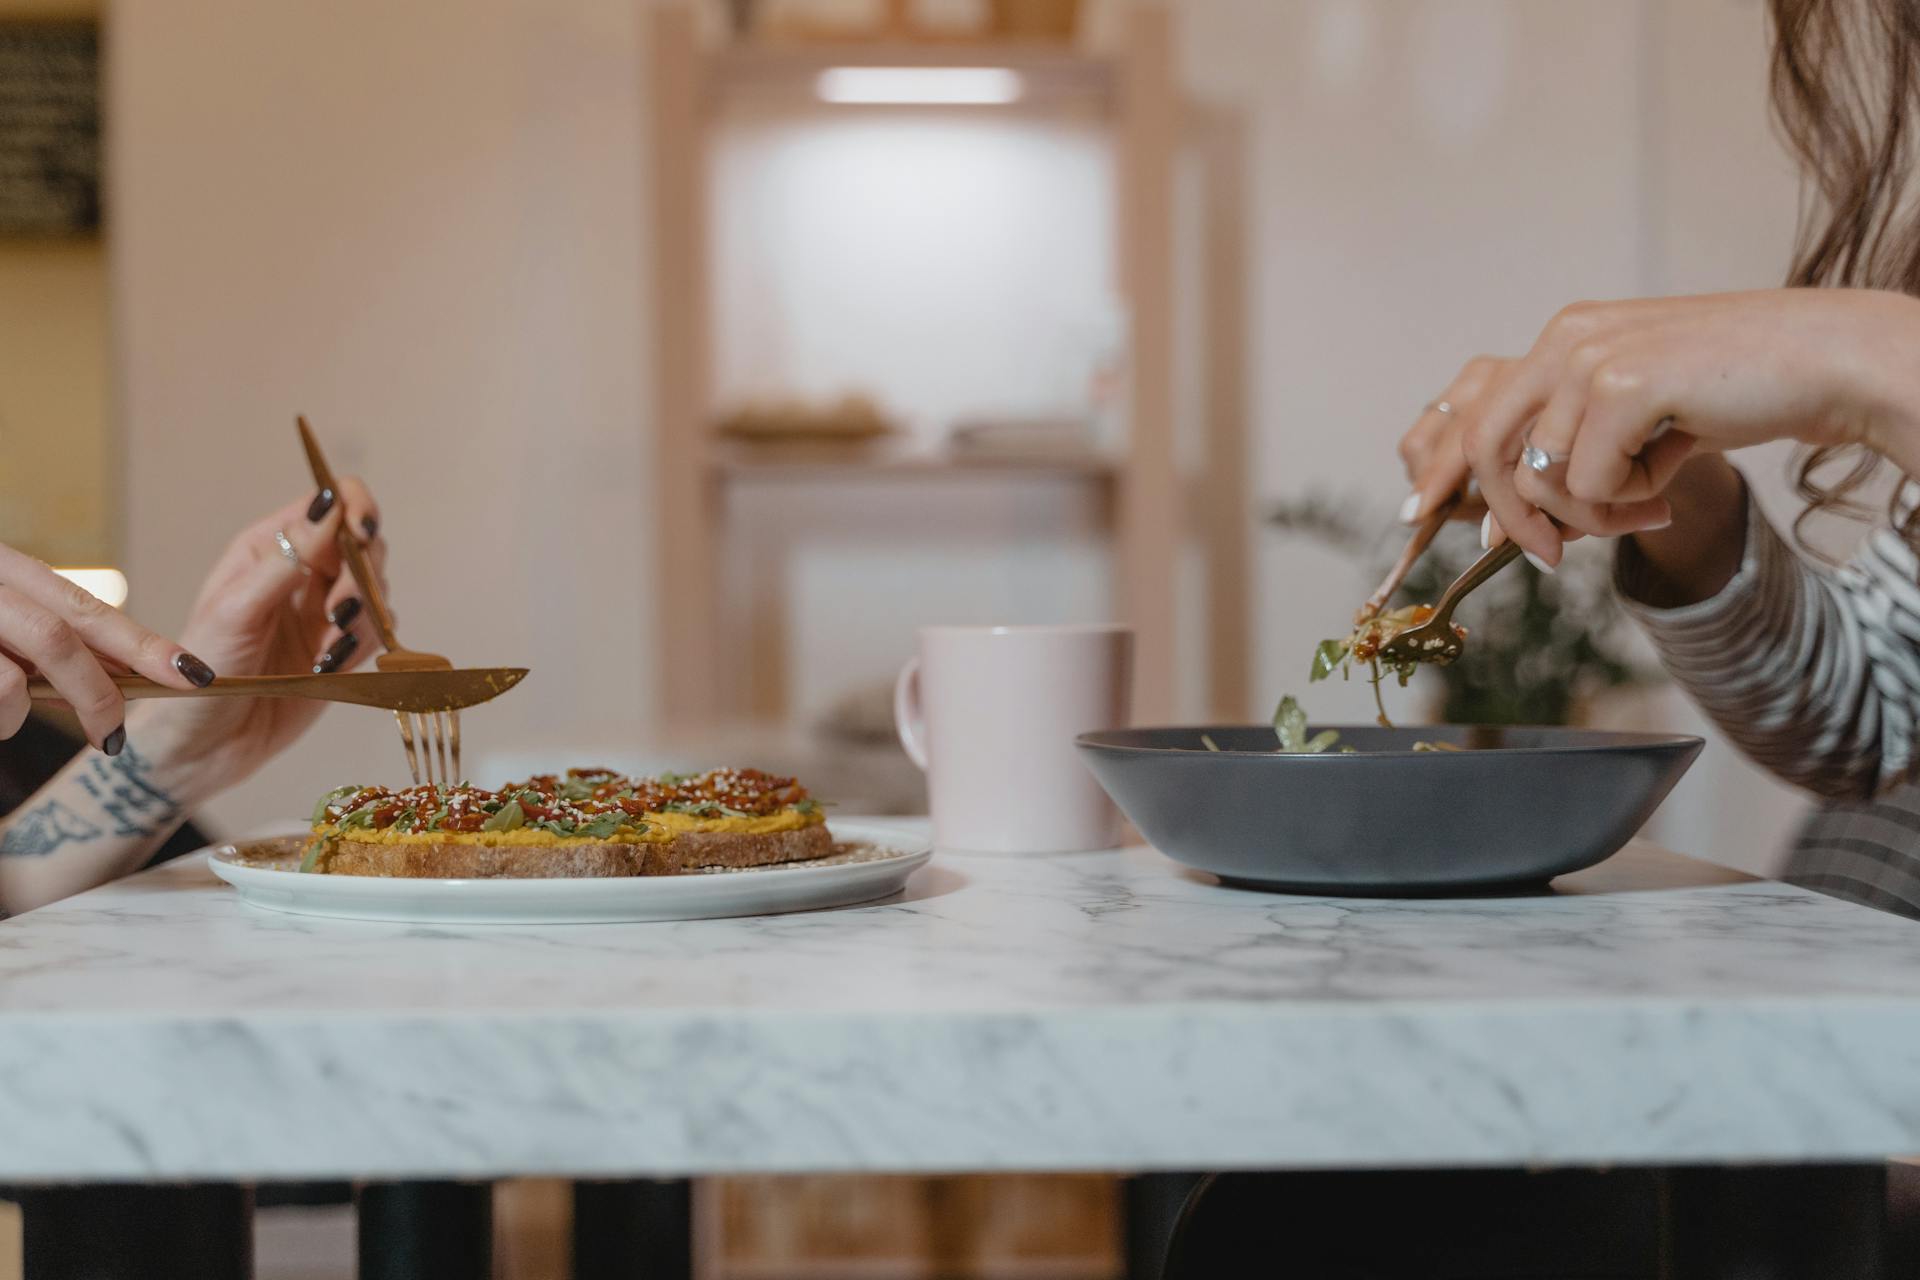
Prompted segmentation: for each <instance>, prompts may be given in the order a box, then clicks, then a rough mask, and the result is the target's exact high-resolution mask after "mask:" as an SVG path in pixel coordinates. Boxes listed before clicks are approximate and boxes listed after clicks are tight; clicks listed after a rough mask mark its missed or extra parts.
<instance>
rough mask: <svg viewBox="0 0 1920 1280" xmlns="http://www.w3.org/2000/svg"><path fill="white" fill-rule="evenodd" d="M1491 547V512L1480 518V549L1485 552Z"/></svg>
mask: <svg viewBox="0 0 1920 1280" xmlns="http://www.w3.org/2000/svg"><path fill="white" fill-rule="evenodd" d="M1492 545H1493V512H1491V511H1489V512H1487V514H1485V515H1484V516H1481V517H1480V549H1481V550H1482V551H1485V550H1486V549H1487V548H1488V547H1491V546H1492Z"/></svg>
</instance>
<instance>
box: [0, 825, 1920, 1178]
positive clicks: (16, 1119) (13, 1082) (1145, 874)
mask: <svg viewBox="0 0 1920 1280" xmlns="http://www.w3.org/2000/svg"><path fill="white" fill-rule="evenodd" d="M1557 888H1558V890H1559V892H1556V893H1553V894H1549V895H1538V896H1529V897H1510V898H1487V899H1454V900H1438V901H1382V900H1360V899H1331V898H1291V897H1277V896H1268V895H1263V894H1257V893H1251V892H1246V891H1240V890H1233V889H1225V888H1221V887H1219V886H1217V885H1215V884H1214V883H1212V882H1211V881H1210V880H1209V879H1207V878H1206V877H1203V876H1199V875H1196V874H1193V873H1189V872H1186V871H1184V870H1182V869H1181V868H1179V867H1177V866H1175V865H1174V864H1172V863H1170V862H1168V861H1166V860H1164V859H1162V858H1161V857H1160V856H1159V855H1157V854H1155V853H1153V852H1152V851H1151V850H1147V849H1143V848H1142V849H1129V850H1125V851H1122V852H1109V853H1098V854H1082V855H1072V856H1064V857H1061V856H1054V857H1031V858H1008V857H993V858H990V857H978V856H974V857H968V856H960V855H942V856H940V857H937V858H936V859H935V860H934V862H933V863H932V864H931V865H930V866H928V867H927V868H926V869H924V870H923V871H921V872H920V873H918V874H917V875H916V877H915V879H914V880H913V881H912V882H911V884H910V885H909V888H908V891H907V893H906V894H905V895H903V896H902V897H898V898H894V899H891V900H888V901H884V902H880V903H877V904H873V905H870V906H866V907H858V908H852V909H846V910H838V911H827V912H819V913H813V914H805V915H792V916H777V917H768V918H761V919H749V920H717V921H704V922H687V923H676V924H646V925H594V926H579V925H576V926H568V927H515V926H509V927H499V926H494V927H458V928H455V927H444V926H408V925H389V924H373V923H360V922H347V921H332V920H322V919H312V918H304V917H299V916H290V915H278V914H274V913H271V912H265V911H260V910H256V909H253V908H249V907H247V906H245V905H243V904H242V903H241V902H239V901H238V899H237V898H236V897H235V896H234V894H233V893H232V892H231V891H230V890H228V889H227V888H226V887H225V886H224V885H222V884H220V883H219V882H218V881H216V880H215V879H214V877H213V876H212V874H211V873H210V872H209V871H208V870H207V869H206V867H205V865H204V861H203V860H202V859H199V858H195V859H191V860H187V861H183V862H180V863H176V864H174V865H171V866H169V867H166V868H163V869H160V870H157V871H153V872H149V873H146V874H143V875H139V876H135V877H132V878H130V879H128V880H125V881H122V882H120V883H118V884H114V885H109V886H107V887H104V888H101V889H97V890H94V891H93V892H91V893H87V894H83V895H81V896H79V897H77V898H74V899H70V900H69V901H67V902H64V903H59V904H56V905H54V906H51V907H48V908H44V909H42V910H39V911H35V912H31V913H28V914H26V915H24V916H21V917H18V918H16V919H14V920H11V921H7V922H5V923H3V924H0V1182H5V1181H9V1180H12V1181H22V1182H24V1181H40V1180H60V1179H77V1180H87V1179H144V1178H152V1179H161V1178H174V1177H236V1178H300V1177H319V1176H336V1175H344V1176H354V1175H358V1176H368V1177H397V1176H409V1175H412V1176H487V1175H502V1174H510V1173H520V1174H579V1175H608V1176H611V1175H647V1174H657V1175H674V1174H711V1173H725V1172H739V1171H835V1170H887V1171H900V1172H907V1171H934V1170H998V1169H1037V1170H1066V1169H1116V1170H1145V1169H1206V1168H1240V1167H1271V1168H1314V1167H1356V1166H1359V1167H1389V1166H1419V1165H1455V1164H1500V1165H1516V1164H1554V1163H1596V1162H1620V1163H1635V1162H1637V1163H1663V1162H1677V1161H1703V1162H1704V1161H1746V1160H1767V1159H1780V1160H1802V1159H1820V1160H1849V1159H1872V1158H1876V1157H1879V1156H1883V1155H1887V1154H1894V1153H1900V1152H1912V1151H1920V925H1917V924H1914V923H1911V922H1908V921H1905V920H1901V919H1898V918H1895V917H1892V916H1888V915H1883V914H1879V913H1876V912H1873V911H1869V910H1867V909H1865V908H1861V907H1854V906H1849V905H1846V904H1843V903H1840V902H1836V901H1833V900H1830V899H1826V898H1822V897H1819V896H1817V895H1814V894H1811V893H1807V892H1804V891H1802V890H1798V889H1794V888H1790V887H1787V886H1784V885H1779V884H1774V883H1770V882H1766V881H1758V880H1749V879H1745V878H1743V877H1740V876H1738V875H1736V874H1734V873H1731V872H1726V871H1721V870H1718V869H1715V868H1711V867H1708V866H1706V865H1704V864H1701V863H1697V862H1692V861H1690V860H1688V859H1684V858H1680V857H1677V856H1676V855H1673V854H1669V853H1663V852H1660V851H1658V850H1654V849H1652V848H1648V847H1644V846H1636V847H1634V848H1631V849H1629V850H1628V851H1627V852H1625V853H1623V854H1622V855H1620V856H1619V857H1617V858H1615V859H1614V860H1613V861H1611V862H1610V863H1608V864H1606V865H1605V866H1603V867H1600V868H1597V869H1595V870H1594V871H1591V872H1587V873H1584V874H1581V875H1578V876H1573V877H1569V878H1567V879H1565V880H1563V881H1561V882H1559V885H1558V886H1557Z"/></svg>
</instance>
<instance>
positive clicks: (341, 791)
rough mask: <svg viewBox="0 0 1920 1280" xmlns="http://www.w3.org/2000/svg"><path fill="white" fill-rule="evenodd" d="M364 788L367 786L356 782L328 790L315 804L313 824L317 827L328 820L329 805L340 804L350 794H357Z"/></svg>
mask: <svg viewBox="0 0 1920 1280" xmlns="http://www.w3.org/2000/svg"><path fill="white" fill-rule="evenodd" d="M363 790H365V788H364V787H362V786H361V785H360V784H359V783H357V782H356V783H353V784H352V785H350V786H345V787H335V788H334V789H333V790H331V791H329V792H327V794H325V795H323V796H321V797H320V799H319V801H318V802H317V803H316V804H315V805H314V806H313V825H314V826H316V827H317V826H319V825H320V824H321V823H323V822H325V821H326V820H327V808H328V806H330V805H335V804H338V803H340V802H341V801H342V800H345V799H346V798H347V797H348V796H351V795H356V794H358V793H359V792H361V791H363Z"/></svg>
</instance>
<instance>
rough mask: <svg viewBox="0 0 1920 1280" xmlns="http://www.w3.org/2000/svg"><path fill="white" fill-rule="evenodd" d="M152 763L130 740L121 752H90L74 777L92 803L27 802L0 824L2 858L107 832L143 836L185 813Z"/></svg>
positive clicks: (108, 834)
mask: <svg viewBox="0 0 1920 1280" xmlns="http://www.w3.org/2000/svg"><path fill="white" fill-rule="evenodd" d="M152 769H153V764H152V762H151V761H149V760H148V759H147V758H146V757H145V756H143V755H141V754H140V753H139V752H138V751H137V750H135V749H134V747H133V746H132V744H131V743H129V744H128V745H127V747H126V749H125V750H123V751H122V752H121V753H120V754H119V755H117V756H92V757H90V758H89V759H88V760H87V761H86V762H85V764H84V765H81V766H79V767H78V768H77V769H76V771H75V773H74V776H73V781H74V783H75V784H76V785H78V787H79V788H80V790H81V791H82V792H84V793H85V794H86V796H87V797H88V799H89V800H91V801H92V802H93V803H92V805H91V806H83V808H91V809H92V810H93V811H92V812H82V810H81V809H79V808H75V807H74V806H73V805H70V804H68V803H67V802H66V801H64V800H60V799H51V800H46V801H43V802H41V803H39V804H31V805H28V806H27V807H26V808H23V809H22V810H20V812H18V813H17V814H15V815H14V816H13V819H12V821H10V822H8V823H7V825H6V828H5V830H0V858H3V857H9V856H15V855H18V856H24V857H44V856H45V855H47V854H50V853H53V852H54V851H56V850H58V849H62V848H64V847H66V846H67V845H70V844H79V843H81V842H83V841H87V840H99V839H102V838H104V837H115V838H120V839H136V840H144V839H147V838H150V837H152V836H156V835H159V834H161V833H162V832H165V831H167V830H169V829H170V828H172V827H173V826H174V825H176V824H177V823H178V822H179V820H180V818H181V817H182V812H181V808H180V803H179V801H177V800H175V799H174V798H173V796H172V795H170V794H168V792H167V791H166V789H165V788H164V787H162V786H160V784H158V783H157V782H155V781H154V780H153V778H152Z"/></svg>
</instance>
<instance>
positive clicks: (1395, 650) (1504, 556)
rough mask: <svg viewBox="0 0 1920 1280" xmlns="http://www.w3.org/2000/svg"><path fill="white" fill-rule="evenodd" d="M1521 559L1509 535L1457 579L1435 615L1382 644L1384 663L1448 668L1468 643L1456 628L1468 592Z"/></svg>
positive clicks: (1435, 607)
mask: <svg viewBox="0 0 1920 1280" xmlns="http://www.w3.org/2000/svg"><path fill="white" fill-rule="evenodd" d="M1519 558H1520V544H1519V543H1517V542H1515V541H1514V540H1513V539H1511V538H1509V539H1507V540H1506V541H1505V542H1502V543H1501V544H1500V545H1499V546H1497V547H1495V548H1494V549H1493V550H1491V551H1489V552H1486V553H1485V554H1484V555H1482V556H1481V557H1480V558H1479V559H1478V560H1475V561H1474V562H1473V563H1472V564H1470V565H1468V566H1467V571H1466V572H1465V573H1463V574H1461V575H1460V576H1459V577H1457V578H1455V579H1454V580H1453V585H1452V586H1450V587H1448V588H1447V590H1446V592H1445V594H1443V595H1442V596H1441V597H1440V599H1439V601H1438V602H1437V603H1436V604H1435V605H1434V607H1433V616H1432V617H1430V618H1428V619H1427V620H1426V621H1425V622H1423V623H1421V624H1420V625H1419V626H1416V627H1408V628H1407V629H1406V630H1405V631H1402V632H1399V633H1398V634H1397V635H1395V636H1394V637H1393V639H1391V640H1389V641H1387V642H1386V643H1385V644H1383V645H1381V646H1380V662H1381V664H1382V665H1384V666H1392V665H1393V664H1395V663H1399V662H1430V663H1432V664H1433V665H1435V666H1437V667H1444V666H1446V665H1447V664H1448V663H1450V662H1452V661H1453V660H1454V659H1456V658H1458V657H1459V656H1460V655H1461V654H1462V653H1465V652H1466V648H1467V646H1466V644H1465V643H1464V642H1463V641H1462V640H1461V639H1460V634H1459V633H1458V632H1457V631H1455V630H1454V629H1453V611H1454V610H1455V609H1457V608H1459V607H1460V602H1461V601H1462V600H1464V599H1466V598H1467V593H1468V592H1469V591H1472V590H1473V589H1474V588H1475V587H1477V586H1479V585H1480V584H1481V583H1483V582H1485V581H1486V580H1487V579H1488V578H1491V577H1492V576H1493V575H1494V574H1496V573H1498V572H1500V571H1501V570H1502V569H1504V568H1506V567H1507V566H1508V565H1510V564H1512V563H1513V562H1514V561H1515V560H1518V559H1519Z"/></svg>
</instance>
